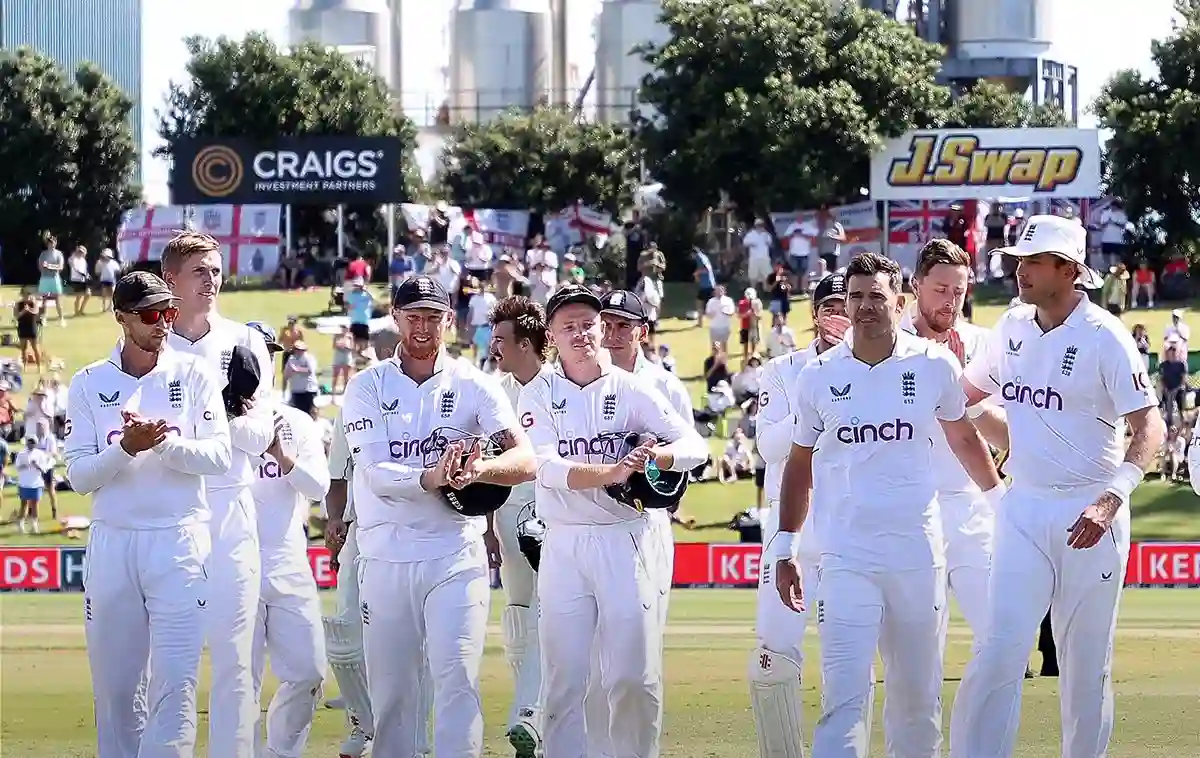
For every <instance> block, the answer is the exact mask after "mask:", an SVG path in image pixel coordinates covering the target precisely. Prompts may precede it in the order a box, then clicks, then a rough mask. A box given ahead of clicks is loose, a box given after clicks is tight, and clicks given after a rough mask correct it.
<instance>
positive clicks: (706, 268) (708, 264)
mask: <svg viewBox="0 0 1200 758" xmlns="http://www.w3.org/2000/svg"><path fill="white" fill-rule="evenodd" d="M692 260H693V261H694V262H695V264H696V270H695V272H694V273H693V274H692V278H693V279H695V280H696V303H697V304H698V305H699V307H698V308H696V325H697V326H699V327H700V328H702V329H703V328H704V309H705V308H707V307H708V301H709V300H711V299H712V296H713V291H714V290H715V289H716V287H717V275H716V273H714V272H713V265H712V260H710V259H709V257H708V253H706V252H704V251H703V250H702V249H700V248H699V247H697V248H694V249H693V250H692Z"/></svg>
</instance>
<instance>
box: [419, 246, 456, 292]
mask: <svg viewBox="0 0 1200 758" xmlns="http://www.w3.org/2000/svg"><path fill="white" fill-rule="evenodd" d="M425 275H426V276H431V277H433V278H434V279H436V280H437V282H438V284H440V285H442V286H443V287H445V288H446V291H447V292H449V293H450V294H451V296H454V295H456V294H457V293H458V291H459V290H460V289H461V286H460V285H459V280H460V279H461V278H462V264H461V263H459V262H458V261H456V260H454V258H453V257H451V255H450V248H449V247H447V246H445V245H442V246H441V247H437V248H434V251H433V259H432V260H430V262H429V265H428V266H427V267H426V268H425Z"/></svg>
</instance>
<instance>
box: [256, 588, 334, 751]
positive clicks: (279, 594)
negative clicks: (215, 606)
mask: <svg viewBox="0 0 1200 758" xmlns="http://www.w3.org/2000/svg"><path fill="white" fill-rule="evenodd" d="M268 656H270V659H271V671H272V673H274V674H275V676H276V678H278V679H279V689H278V690H276V691H275V696H274V697H272V698H271V705H270V707H269V708H268V709H267V739H266V743H265V745H264V744H263V742H262V732H261V730H259V729H258V727H257V724H256V725H255V729H254V734H255V753H256V755H259V756H270V758H301V756H303V755H304V747H305V745H306V744H307V743H308V733H309V730H310V729H311V728H312V721H313V713H314V712H315V711H316V707H317V702H318V701H319V700H320V698H321V685H322V683H323V682H324V681H325V629H324V627H323V626H322V625H321V599H320V598H319V597H318V596H317V582H316V580H315V579H313V575H312V571H311V570H310V569H309V568H308V567H307V566H305V567H303V572H300V571H299V570H297V571H294V572H288V573H283V574H280V575H277V576H271V577H263V581H262V592H261V596H260V599H259V602H258V619H257V621H256V623H255V626H254V655H253V662H254V698H255V702H256V703H261V702H262V682H263V672H264V671H265V669H266V663H267V657H268ZM256 710H259V712H260V713H261V706H260V708H259V709H256Z"/></svg>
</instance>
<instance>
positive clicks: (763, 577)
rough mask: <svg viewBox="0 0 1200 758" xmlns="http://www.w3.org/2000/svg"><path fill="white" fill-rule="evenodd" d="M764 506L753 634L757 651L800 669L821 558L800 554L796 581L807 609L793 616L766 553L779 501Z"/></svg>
mask: <svg viewBox="0 0 1200 758" xmlns="http://www.w3.org/2000/svg"><path fill="white" fill-rule="evenodd" d="M768 506H769V507H768V510H767V513H766V518H765V519H764V520H763V524H762V530H763V535H762V537H763V552H762V556H761V558H760V560H759V562H758V595H757V597H756V598H755V601H756V606H757V608H756V613H755V632H756V633H757V635H758V644H759V645H760V646H761V647H765V648H766V649H767V650H770V651H771V652H773V653H778V654H779V655H782V656H783V657H784V658H788V659H790V660H792V661H793V662H794V663H795V664H796V665H797V666H799V667H800V668H802V669H803V668H804V633H805V632H806V631H807V630H808V622H809V619H810V617H811V616H812V609H813V608H814V607H816V604H817V600H816V592H817V583H818V581H817V580H818V577H819V575H820V567H821V556H820V554H819V553H813V552H802V553H801V554H800V578H801V579H802V581H803V582H804V597H805V605H806V607H807V609H806V610H805V611H804V612H803V613H796V612H795V611H793V610H792V609H791V608H788V607H787V606H786V605H784V604H783V600H781V599H780V597H779V590H778V589H777V588H776V587H775V566H774V561H772V560H771V558H770V549H771V541H772V540H773V539H775V535H777V534H778V533H779V501H777V500H772V501H771V502H770V503H768ZM808 528H809V529H812V526H811V525H810V526H809V527H808ZM810 546H811V543H810Z"/></svg>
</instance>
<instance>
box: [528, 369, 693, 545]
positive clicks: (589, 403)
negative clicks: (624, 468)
mask: <svg viewBox="0 0 1200 758" xmlns="http://www.w3.org/2000/svg"><path fill="white" fill-rule="evenodd" d="M517 409H518V411H519V413H520V418H521V426H522V427H524V428H525V433H526V434H528V435H529V439H530V441H531V442H532V443H533V446H534V450H535V451H536V454H537V464H538V473H537V484H538V490H537V508H538V517H539V518H541V519H542V521H544V522H546V525H547V526H549V527H553V526H554V525H556V524H561V525H568V524H574V525H599V524H616V523H620V522H623V521H632V520H634V519H637V518H641V517H642V516H643V514H642V513H639V512H638V511H636V510H634V509H633V508H630V507H629V506H627V505H623V504H621V503H618V502H617V501H616V500H613V499H612V498H611V497H610V496H609V495H608V493H607V492H605V491H604V490H603V489H599V488H598V489H592V490H570V489H567V487H566V482H565V481H564V480H565V477H561V478H560V476H559V475H557V474H556V473H555V472H561V471H562V470H563V466H564V465H567V466H569V465H570V464H571V463H582V464H588V465H598V464H612V463H617V462H618V461H619V456H620V455H621V453H622V450H623V445H622V444H621V438H622V437H623V436H624V433H626V432H629V433H636V434H648V435H654V436H655V437H657V438H658V439H659V440H662V441H663V442H664V443H675V442H679V441H683V442H685V444H684V445H683V446H681V448H680V449H679V454H678V455H676V457H675V461H674V466H675V470H676V471H689V470H691V469H693V468H695V467H696V466H699V465H700V464H701V463H704V462H705V461H706V460H708V443H706V442H705V441H704V439H703V438H702V437H701V436H700V434H699V433H698V432H697V431H696V428H695V422H694V421H693V420H692V419H690V418H689V419H686V420H685V419H683V418H682V417H680V415H679V414H678V413H676V412H675V410H674V409H673V408H672V407H671V405H670V403H669V402H668V401H667V399H666V398H664V397H663V396H662V394H661V393H660V392H659V391H658V390H656V389H655V388H654V386H653V385H652V384H651V383H650V382H649V381H647V380H646V379H645V378H643V377H640V376H634V375H633V374H631V373H629V372H628V371H623V370H621V369H619V368H617V367H615V366H611V365H609V366H606V367H605V368H604V372H603V373H602V374H601V376H600V378H599V379H596V380H595V381H593V382H591V383H589V384H588V385H587V386H585V387H580V386H579V385H577V384H575V383H574V382H572V381H571V380H570V379H568V378H567V377H566V376H565V375H564V374H563V371H562V366H561V365H559V364H557V363H556V364H555V365H554V366H553V367H552V369H551V371H550V372H548V373H546V374H543V375H541V376H539V377H538V378H537V379H535V380H534V381H532V382H530V383H529V384H527V385H526V386H525V388H524V389H523V390H522V391H521V398H520V401H519V402H518V406H517Z"/></svg>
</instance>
